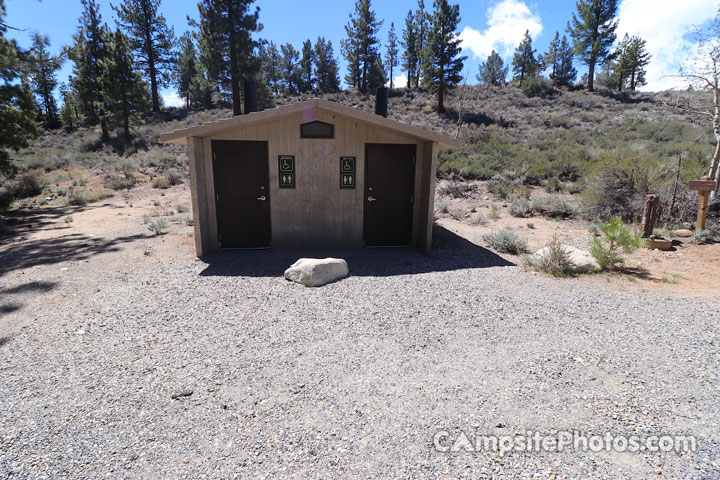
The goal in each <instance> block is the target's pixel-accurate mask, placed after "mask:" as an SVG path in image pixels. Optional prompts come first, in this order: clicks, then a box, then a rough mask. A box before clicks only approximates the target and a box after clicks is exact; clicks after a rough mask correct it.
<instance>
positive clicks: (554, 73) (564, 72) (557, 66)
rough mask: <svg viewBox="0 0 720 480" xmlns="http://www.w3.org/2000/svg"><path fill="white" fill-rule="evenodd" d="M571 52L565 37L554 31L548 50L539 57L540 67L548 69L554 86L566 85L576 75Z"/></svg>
mask: <svg viewBox="0 0 720 480" xmlns="http://www.w3.org/2000/svg"><path fill="white" fill-rule="evenodd" d="M572 61H573V52H572V49H571V48H570V44H569V43H568V41H567V37H566V36H564V35H563V37H562V39H560V32H555V38H553V40H552V41H551V42H550V46H549V47H548V51H547V52H546V53H545V54H544V55H542V57H541V59H540V63H541V64H542V65H541V68H542V69H543V70H549V72H550V73H549V77H550V80H552V83H553V85H554V86H556V87H560V86H567V85H569V84H570V82H572V81H574V80H575V78H576V77H577V71H576V70H575V68H573V66H572Z"/></svg>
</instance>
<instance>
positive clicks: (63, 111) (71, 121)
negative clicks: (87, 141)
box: [58, 77, 80, 132]
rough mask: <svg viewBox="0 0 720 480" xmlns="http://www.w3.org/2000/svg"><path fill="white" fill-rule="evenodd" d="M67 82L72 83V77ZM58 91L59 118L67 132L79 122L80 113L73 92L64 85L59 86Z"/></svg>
mask: <svg viewBox="0 0 720 480" xmlns="http://www.w3.org/2000/svg"><path fill="white" fill-rule="evenodd" d="M68 82H72V77H70V78H69V79H68ZM58 90H59V91H60V98H62V102H63V103H62V107H61V108H60V118H61V119H62V123H63V125H64V126H65V129H66V130H67V131H69V132H71V131H73V130H74V129H75V124H76V123H78V122H79V121H80V113H79V107H78V102H77V98H76V95H75V92H74V91H73V90H72V88H70V86H69V85H68V84H66V83H62V84H60V87H59V88H58Z"/></svg>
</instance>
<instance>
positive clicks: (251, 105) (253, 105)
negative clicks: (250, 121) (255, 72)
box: [243, 80, 258, 115]
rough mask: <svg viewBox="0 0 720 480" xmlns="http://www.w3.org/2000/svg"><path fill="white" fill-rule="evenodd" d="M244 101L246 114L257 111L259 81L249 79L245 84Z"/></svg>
mask: <svg viewBox="0 0 720 480" xmlns="http://www.w3.org/2000/svg"><path fill="white" fill-rule="evenodd" d="M243 103H244V104H245V115H247V114H248V113H252V112H257V109H258V90H257V83H255V82H254V81H251V80H248V81H246V82H245V83H244V84H243Z"/></svg>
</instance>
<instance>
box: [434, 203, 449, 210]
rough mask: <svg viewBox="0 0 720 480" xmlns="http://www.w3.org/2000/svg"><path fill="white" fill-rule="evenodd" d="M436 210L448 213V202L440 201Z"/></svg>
mask: <svg viewBox="0 0 720 480" xmlns="http://www.w3.org/2000/svg"><path fill="white" fill-rule="evenodd" d="M436 210H437V211H438V212H440V213H448V204H447V203H445V202H440V203H438V204H437V207H436Z"/></svg>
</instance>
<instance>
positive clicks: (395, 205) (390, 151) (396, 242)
mask: <svg viewBox="0 0 720 480" xmlns="http://www.w3.org/2000/svg"><path fill="white" fill-rule="evenodd" d="M414 186H415V145H394V144H371V143H368V144H367V145H365V245H366V246H368V247H396V246H408V245H409V244H410V236H411V228H412V213H413V189H414Z"/></svg>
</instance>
